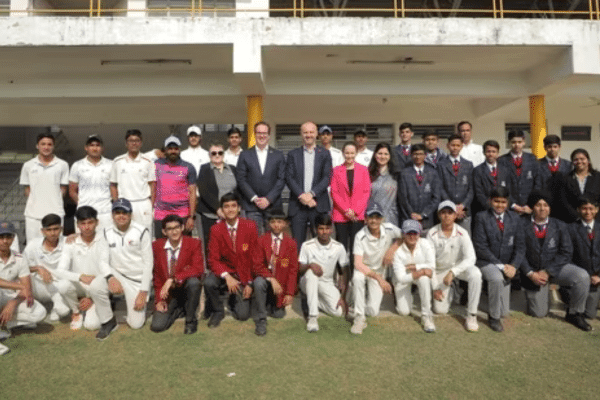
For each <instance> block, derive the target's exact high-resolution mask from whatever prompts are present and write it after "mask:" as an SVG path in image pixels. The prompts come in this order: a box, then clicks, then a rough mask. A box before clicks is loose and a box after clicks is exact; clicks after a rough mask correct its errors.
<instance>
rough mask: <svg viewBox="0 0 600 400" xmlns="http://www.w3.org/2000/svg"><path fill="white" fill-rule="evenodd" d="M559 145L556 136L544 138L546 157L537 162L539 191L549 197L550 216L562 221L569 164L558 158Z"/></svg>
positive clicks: (558, 139)
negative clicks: (538, 166) (538, 165)
mask: <svg viewBox="0 0 600 400" xmlns="http://www.w3.org/2000/svg"><path fill="white" fill-rule="evenodd" d="M560 145H561V140H560V138H559V137H558V136H556V135H548V136H546V137H545V138H544V150H546V157H544V158H541V159H540V160H539V164H540V189H541V190H543V191H544V192H546V193H547V194H549V195H550V210H551V211H550V213H551V214H550V215H551V216H553V217H554V218H558V219H564V218H563V215H564V210H563V208H564V206H563V205H564V204H566V202H567V201H568V200H567V196H566V190H567V187H566V186H567V181H566V179H567V176H568V175H569V172H571V162H570V161H567V160H565V159H564V158H561V157H560ZM569 222H571V221H569Z"/></svg>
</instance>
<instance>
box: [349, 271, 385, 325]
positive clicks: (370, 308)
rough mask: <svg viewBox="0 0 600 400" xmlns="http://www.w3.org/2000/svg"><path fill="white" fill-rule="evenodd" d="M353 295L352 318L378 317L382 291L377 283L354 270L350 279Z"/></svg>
mask: <svg viewBox="0 0 600 400" xmlns="http://www.w3.org/2000/svg"><path fill="white" fill-rule="evenodd" d="M352 286H353V295H354V317H358V316H363V317H364V316H369V317H375V316H377V315H379V309H380V308H381V300H382V299H383V290H381V286H379V283H378V282H377V281H376V280H375V279H372V278H367V277H366V276H365V274H363V273H362V272H360V271H359V270H357V269H355V270H354V276H353V277H352Z"/></svg>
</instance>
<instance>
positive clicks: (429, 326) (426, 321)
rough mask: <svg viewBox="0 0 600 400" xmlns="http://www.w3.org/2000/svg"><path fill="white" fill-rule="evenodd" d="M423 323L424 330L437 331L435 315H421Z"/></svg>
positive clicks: (428, 331)
mask: <svg viewBox="0 0 600 400" xmlns="http://www.w3.org/2000/svg"><path fill="white" fill-rule="evenodd" d="M421 324H422V325H423V330H424V331H425V332H427V333H433V332H435V324H434V323H433V317H432V316H431V315H424V316H422V317H421Z"/></svg>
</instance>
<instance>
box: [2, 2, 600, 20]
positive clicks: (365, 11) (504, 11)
mask: <svg viewBox="0 0 600 400" xmlns="http://www.w3.org/2000/svg"><path fill="white" fill-rule="evenodd" d="M1 1H2V0H0V2H1ZM2 4H3V3H0V6H1V5H2ZM34 4H35V3H34ZM44 4H51V5H53V3H52V2H50V3H44ZM69 4H74V3H69ZM81 4H82V5H81V6H80V7H73V6H71V8H69V9H66V8H39V7H29V8H26V9H22V10H12V11H11V10H9V8H8V7H7V6H6V5H4V7H0V16H6V15H9V14H12V15H23V14H26V15H50V16H52V15H61V16H64V15H69V16H82V17H83V16H88V17H103V16H127V15H147V16H187V17H191V18H202V17H206V16H234V15H237V13H243V14H245V15H248V14H250V15H251V14H253V13H257V14H256V15H258V14H262V15H269V16H271V17H294V18H305V17H336V16H346V17H351V16H356V17H366V16H377V17H392V18H406V17H420V18H428V17H472V18H573V19H589V20H600V0H369V1H367V0H272V1H271V2H270V6H269V8H264V9H241V8H236V7H234V6H233V4H234V1H233V0H228V1H219V0H155V1H152V0H149V1H148V2H147V5H146V7H147V8H142V9H140V8H135V9H132V8H129V9H128V8H113V7H114V6H115V4H122V3H118V2H115V1H114V0H112V1H111V0H89V3H88V2H87V0H82V1H81Z"/></svg>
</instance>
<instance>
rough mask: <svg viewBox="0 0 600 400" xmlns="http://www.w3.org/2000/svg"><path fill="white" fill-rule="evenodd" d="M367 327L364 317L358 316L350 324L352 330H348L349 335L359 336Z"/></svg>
mask: <svg viewBox="0 0 600 400" xmlns="http://www.w3.org/2000/svg"><path fill="white" fill-rule="evenodd" d="M366 327H367V320H366V319H365V317H364V315H358V316H356V317H355V318H354V322H353V323H352V328H350V333H352V334H354V335H360V334H362V333H363V330H364V329H365V328H366Z"/></svg>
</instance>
